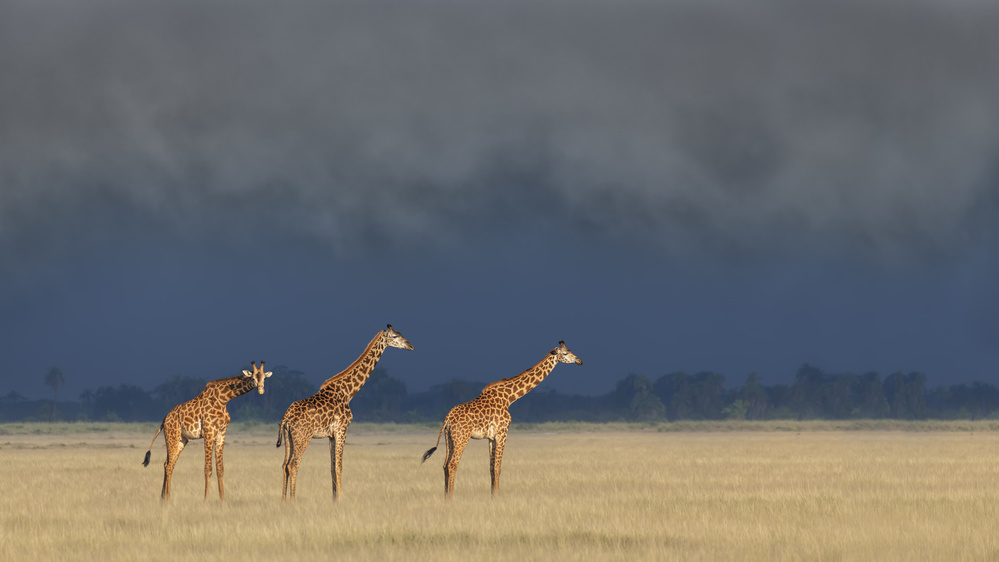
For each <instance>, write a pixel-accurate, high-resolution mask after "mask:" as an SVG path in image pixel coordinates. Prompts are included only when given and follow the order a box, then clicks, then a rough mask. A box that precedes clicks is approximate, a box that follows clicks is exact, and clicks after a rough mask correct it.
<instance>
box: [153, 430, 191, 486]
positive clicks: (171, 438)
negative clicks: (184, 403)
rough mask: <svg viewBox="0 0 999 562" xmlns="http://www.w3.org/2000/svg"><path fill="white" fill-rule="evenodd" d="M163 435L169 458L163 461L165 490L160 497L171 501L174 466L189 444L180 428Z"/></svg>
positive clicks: (165, 432)
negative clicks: (171, 481) (181, 433)
mask: <svg viewBox="0 0 999 562" xmlns="http://www.w3.org/2000/svg"><path fill="white" fill-rule="evenodd" d="M163 437H164V438H165V439H166V445H167V447H166V449H167V458H166V460H165V461H164V462H163V491H161V492H160V499H162V500H163V501H170V480H171V479H172V478H173V468H174V466H176V464H177V457H179V456H180V452H181V451H183V450H184V445H187V439H185V438H184V437H183V436H182V435H180V430H179V429H177V430H176V431H172V430H171V431H164V434H163Z"/></svg>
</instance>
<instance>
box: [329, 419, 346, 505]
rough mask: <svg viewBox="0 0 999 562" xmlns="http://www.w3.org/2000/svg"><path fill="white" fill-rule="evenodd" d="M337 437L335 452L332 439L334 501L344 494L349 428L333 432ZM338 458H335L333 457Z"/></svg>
mask: <svg viewBox="0 0 999 562" xmlns="http://www.w3.org/2000/svg"><path fill="white" fill-rule="evenodd" d="M333 433H334V435H335V436H336V451H335V452H334V450H333V445H334V443H333V438H332V437H331V438H330V455H331V458H330V464H331V466H330V470H332V471H333V499H334V500H338V499H340V495H341V494H342V493H343V481H342V478H343V446H344V444H346V442H347V426H346V425H344V426H342V427H338V428H336V429H334V431H333ZM334 456H335V457H336V458H333V457H334Z"/></svg>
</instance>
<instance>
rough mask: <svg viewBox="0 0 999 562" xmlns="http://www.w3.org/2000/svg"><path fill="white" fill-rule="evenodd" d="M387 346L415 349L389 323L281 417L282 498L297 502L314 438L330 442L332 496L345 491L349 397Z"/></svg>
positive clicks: (357, 388)
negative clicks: (350, 360) (299, 481)
mask: <svg viewBox="0 0 999 562" xmlns="http://www.w3.org/2000/svg"><path fill="white" fill-rule="evenodd" d="M387 347H397V348H399V349H410V350H411V349H413V344H411V343H409V341H408V340H406V338H404V337H403V336H402V334H400V333H399V332H397V331H396V330H395V329H393V328H392V325H391V324H389V325H388V327H387V328H386V329H384V330H380V331H379V332H378V333H377V334H375V337H374V338H372V340H371V342H370V343H368V346H367V347H366V348H365V349H364V351H363V352H362V353H361V355H360V357H358V358H357V359H356V360H355V361H354V362H353V363H351V364H350V365H349V366H348V367H347V368H346V369H344V370H343V371H341V372H340V373H338V374H337V375H334V376H332V377H330V378H329V379H326V381H325V382H323V384H322V385H321V386H320V387H319V392H317V393H316V394H314V395H312V396H310V397H308V398H305V399H302V400H299V401H297V402H292V404H291V405H290V406H288V409H287V410H286V411H285V413H284V416H282V418H281V424H280V426H279V427H278V439H277V446H278V447H280V446H281V443H282V441H283V442H284V447H285V448H284V463H283V464H282V466H281V468H282V471H283V472H284V485H283V488H282V490H281V501H285V500H286V499H287V498H288V496H290V497H291V501H295V483H296V480H297V479H298V468H299V466H300V465H301V462H302V455H304V454H305V449H306V448H307V447H308V446H309V443H310V442H311V441H312V439H313V438H319V437H328V438H329V441H330V477H331V479H332V481H333V499H334V500H336V499H339V498H340V495H341V494H342V490H343V486H342V482H341V480H342V475H343V447H344V442H345V440H346V439H347V428H348V427H349V426H350V421H351V420H352V419H353V418H354V416H353V413H351V411H350V399H351V398H353V397H354V395H356V394H357V392H358V391H359V390H361V387H362V386H363V385H364V383H365V382H366V381H367V380H368V377H369V376H371V371H373V370H374V368H375V365H377V364H378V360H379V359H380V358H381V356H382V353H383V352H384V351H385V348H387Z"/></svg>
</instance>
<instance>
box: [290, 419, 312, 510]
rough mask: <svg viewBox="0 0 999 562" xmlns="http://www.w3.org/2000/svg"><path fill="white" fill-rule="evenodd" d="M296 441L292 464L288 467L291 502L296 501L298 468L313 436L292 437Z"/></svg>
mask: <svg viewBox="0 0 999 562" xmlns="http://www.w3.org/2000/svg"><path fill="white" fill-rule="evenodd" d="M290 437H291V438H292V439H293V440H294V441H295V443H294V445H293V451H292V454H291V460H290V464H289V465H288V480H289V488H290V489H289V491H288V493H289V495H290V496H291V501H292V503H294V501H295V483H296V481H297V480H298V467H299V466H300V465H301V464H302V455H304V454H305V449H306V448H307V447H308V446H309V442H310V441H311V440H312V436H311V435H294V434H292V435H291V436H290Z"/></svg>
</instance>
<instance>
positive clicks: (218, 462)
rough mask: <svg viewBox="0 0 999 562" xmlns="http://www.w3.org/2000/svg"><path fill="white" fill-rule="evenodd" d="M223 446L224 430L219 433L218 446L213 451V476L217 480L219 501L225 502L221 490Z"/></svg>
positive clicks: (223, 492) (223, 493)
mask: <svg viewBox="0 0 999 562" xmlns="http://www.w3.org/2000/svg"><path fill="white" fill-rule="evenodd" d="M224 445H225V428H223V429H222V431H220V432H219V437H218V445H217V448H216V449H215V474H216V475H217V476H218V479H219V500H220V501H225V490H223V488H222V447H223V446H224Z"/></svg>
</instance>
